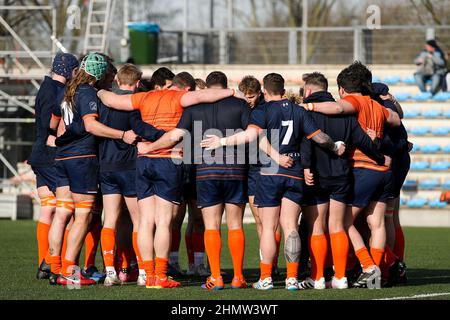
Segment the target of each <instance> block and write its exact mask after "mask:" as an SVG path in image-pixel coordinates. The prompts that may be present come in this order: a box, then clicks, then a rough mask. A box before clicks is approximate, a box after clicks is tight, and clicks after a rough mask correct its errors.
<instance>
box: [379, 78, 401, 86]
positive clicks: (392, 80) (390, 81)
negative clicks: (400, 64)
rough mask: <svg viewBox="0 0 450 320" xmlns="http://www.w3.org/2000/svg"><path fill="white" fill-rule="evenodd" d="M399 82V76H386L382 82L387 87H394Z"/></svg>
mask: <svg viewBox="0 0 450 320" xmlns="http://www.w3.org/2000/svg"><path fill="white" fill-rule="evenodd" d="M400 81H401V78H400V77H399V76H388V77H385V78H384V79H383V82H384V83H385V84H387V85H389V86H394V85H396V84H398V83H399V82H400Z"/></svg>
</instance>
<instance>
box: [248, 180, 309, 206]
mask: <svg viewBox="0 0 450 320" xmlns="http://www.w3.org/2000/svg"><path fill="white" fill-rule="evenodd" d="M304 187H305V185H304V181H303V179H300V178H297V179H295V178H290V177H286V176H276V175H260V176H259V179H258V183H257V184H256V194H255V206H257V207H260V208H264V207H277V206H280V205H281V200H282V199H283V198H286V199H289V200H291V201H293V202H295V203H298V204H299V205H300V204H301V203H302V200H303V193H304Z"/></svg>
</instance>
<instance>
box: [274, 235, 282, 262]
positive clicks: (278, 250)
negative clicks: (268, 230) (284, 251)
mask: <svg viewBox="0 0 450 320" xmlns="http://www.w3.org/2000/svg"><path fill="white" fill-rule="evenodd" d="M275 242H276V244H277V251H276V252H275V258H274V259H273V265H274V266H275V267H278V256H279V255H280V245H281V232H276V233H275Z"/></svg>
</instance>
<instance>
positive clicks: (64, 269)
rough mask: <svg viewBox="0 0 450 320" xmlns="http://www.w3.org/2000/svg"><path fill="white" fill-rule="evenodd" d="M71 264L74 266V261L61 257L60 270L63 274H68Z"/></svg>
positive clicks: (69, 273)
mask: <svg viewBox="0 0 450 320" xmlns="http://www.w3.org/2000/svg"><path fill="white" fill-rule="evenodd" d="M73 266H75V261H70V260H67V259H63V261H62V266H61V271H62V275H63V276H70V275H71V274H72V271H73V269H72V268H73Z"/></svg>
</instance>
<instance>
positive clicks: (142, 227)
mask: <svg viewBox="0 0 450 320" xmlns="http://www.w3.org/2000/svg"><path fill="white" fill-rule="evenodd" d="M155 206H156V204H155V196H151V197H147V198H145V199H141V200H139V201H138V207H139V227H138V233H137V243H138V247H139V253H140V254H141V258H142V267H143V269H144V270H145V274H146V281H147V282H146V286H147V287H153V286H154V282H155V261H154V250H153V240H154V235H155V210H156V208H155Z"/></svg>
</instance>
